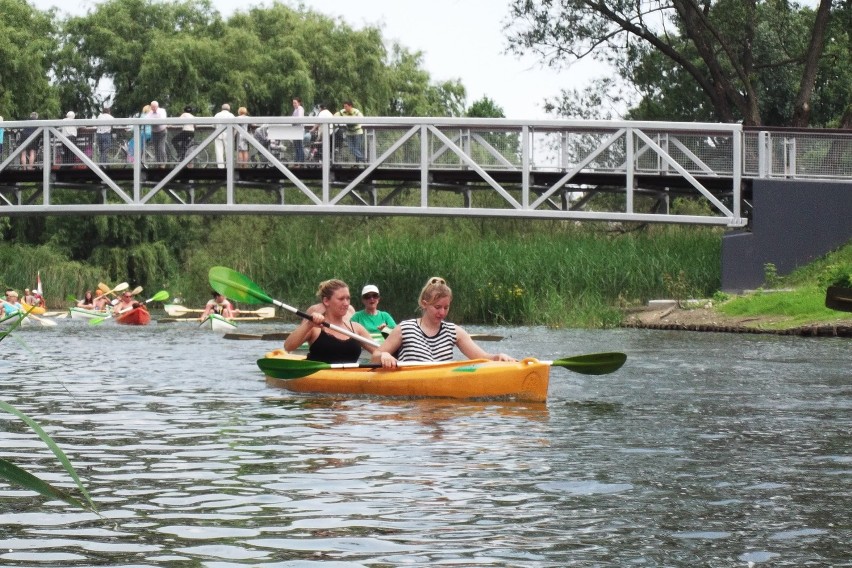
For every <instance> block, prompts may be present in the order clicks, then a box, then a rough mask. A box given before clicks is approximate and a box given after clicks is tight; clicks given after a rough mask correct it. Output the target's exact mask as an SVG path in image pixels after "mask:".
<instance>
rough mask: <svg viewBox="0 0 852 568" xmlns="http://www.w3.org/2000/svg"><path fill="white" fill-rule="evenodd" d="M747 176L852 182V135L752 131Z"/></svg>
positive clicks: (747, 147)
mask: <svg viewBox="0 0 852 568" xmlns="http://www.w3.org/2000/svg"><path fill="white" fill-rule="evenodd" d="M743 137H744V144H743V147H744V149H745V155H744V157H743V173H744V175H745V176H747V177H753V178H785V179H815V180H817V179H831V180H838V179H842V180H852V132H850V131H848V130H828V129H819V130H817V129H803V128H796V129H794V128H760V129H758V128H749V129H746V130H745V131H744V133H743Z"/></svg>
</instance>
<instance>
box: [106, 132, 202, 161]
mask: <svg viewBox="0 0 852 568" xmlns="http://www.w3.org/2000/svg"><path fill="white" fill-rule="evenodd" d="M170 130H171V129H170ZM186 134H189V135H190V136H186ZM194 136H195V133H194V131H186V130H181V129H177V131H176V132H175V133H174V134H172V132H168V135H167V136H166V143H165V150H166V155H165V160H164V161H161V160H158V159H157V156H156V152H155V147H154V144H153V142H152V140H151V139H150V138H148V137H147V136H145V135H143V136H142V137H141V138H142V165H143V166H144V167H155V168H156V167H164V166H173V165H176V164H179V163H180V162H181V161H183V159H184V158H185V157H186V156H188V155H190V154H192V153H193V152H195V151H196V150H197V149H198V147H199V143H198V141H197V140H195V137H194ZM134 160H135V148H134V139H133V137H132V136H131V137H126V135H125V134H122V133H119V132H113V133H112V144H111V145H110V146H109V147H108V148H107V149H106V151H101V153H100V160H99V161H100V163H102V164H104V165H108V166H116V165H132V164H133V161H134ZM215 166H216V162H215V159H211V158H210V152H209V148H207V147H205V148H201V149H200V150H198V153H197V154H195V156H194V157H193V158H192V161H191V162H190V163H189V164H187V167H190V168H193V167H194V168H208V167H215Z"/></svg>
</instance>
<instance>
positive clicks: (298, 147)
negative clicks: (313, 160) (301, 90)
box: [293, 97, 305, 164]
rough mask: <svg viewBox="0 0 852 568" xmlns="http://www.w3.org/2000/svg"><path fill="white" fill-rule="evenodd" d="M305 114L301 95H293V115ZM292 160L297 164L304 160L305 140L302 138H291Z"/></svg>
mask: <svg viewBox="0 0 852 568" xmlns="http://www.w3.org/2000/svg"><path fill="white" fill-rule="evenodd" d="M303 116H305V107H303V106H302V99H301V97H293V117H294V118H302V117H303ZM293 161H294V162H296V163H297V164H299V163H301V162H304V161H305V142H304V137H302V140H293Z"/></svg>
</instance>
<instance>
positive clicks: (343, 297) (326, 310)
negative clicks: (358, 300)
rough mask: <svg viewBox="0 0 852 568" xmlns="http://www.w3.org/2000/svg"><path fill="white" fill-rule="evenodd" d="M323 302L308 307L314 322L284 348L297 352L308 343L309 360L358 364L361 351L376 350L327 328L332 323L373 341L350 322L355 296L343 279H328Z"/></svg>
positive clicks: (320, 293)
mask: <svg viewBox="0 0 852 568" xmlns="http://www.w3.org/2000/svg"><path fill="white" fill-rule="evenodd" d="M317 297H318V298H319V300H320V303H319V304H317V305H315V306H311V307H310V308H308V311H307V313H309V314H310V315H311V319H305V320H303V321H302V323H301V324H300V325H299V327H297V328H296V329H295V330H294V331H293V332H292V333H291V334H290V335H289V336H288V337H287V340H286V341H284V349H286V350H287V351H294V350H296V349H298V348H299V346H300V345H301V344H302V343H304V342H307V343H308V345H309V346H310V347H309V349H308V360H310V361H322V362H324V363H354V362H356V361H357V360H358V358H359V357H360V356H361V349H362V348H363V349H366V350H367V351H369V352H370V353H372V352H373V351H374V350H375V347H372V346H370V345H367V344H366V343H363V342H361V341H358V340H357V339H355V338H352V337H349V336H348V335H344V334H342V333H340V332H338V331H334V330H333V329H329V328H327V327H323V323H328V324H331V325H334V326H337V327H342V328H345V329H349V330H350V331H352V333H356V334H358V335H360V336H361V337H363V338H365V339H368V340H369V341H371V342H372V341H373V339H372V338H371V337H370V334H369V333H368V332H367V330H366V329H364V326H362V325H361V324H360V323H355V322H352V321H349V317H350V316H351V309H350V307H351V306H350V303H351V299H352V298H351V296H350V295H349V286H348V285H347V284H346V282H344V281H342V280H337V279H333V280H326V281H324V282H321V283H320V285H319V288H318V289H317Z"/></svg>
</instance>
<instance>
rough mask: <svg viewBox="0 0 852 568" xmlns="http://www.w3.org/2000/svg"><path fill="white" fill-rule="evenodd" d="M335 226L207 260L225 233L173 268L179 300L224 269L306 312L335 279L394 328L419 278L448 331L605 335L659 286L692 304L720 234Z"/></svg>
mask: <svg viewBox="0 0 852 568" xmlns="http://www.w3.org/2000/svg"><path fill="white" fill-rule="evenodd" d="M345 220H346V223H341V222H340V221H339V220H335V221H332V222H331V223H326V222H324V221H322V220H316V219H314V220H313V221H312V222H311V223H306V222H304V221H303V222H301V223H293V222H291V223H287V224H286V226H279V227H277V228H271V227H266V228H265V229H266V233H267V234H266V238H265V241H266V242H264V243H263V244H255V246H246V244H245V243H244V242H239V243H237V244H236V245H232V246H231V247H230V248H227V249H226V252H225V253H224V254H223V253H218V254H216V255H213V254H212V252H213V251H214V250H220V249H219V247H217V246H216V245H215V243H216V242H217V241H219V240H220V239H221V242H222V243H224V242H226V241H228V239H229V237H228V236H227V233H228V231H225V232H224V234H223V235H221V236H215V235H211V244H212V246H211V247H209V248H208V249H206V250H200V251H197V252H196V253H194V254H193V255H191V256H190V258H189V259H188V261H187V263H186V264H185V267H186V268H187V272H186V274H187V275H188V276H189V277H190V279H188V280H184V281H183V283H182V284H181V290H183V289H186V290H188V291H189V292H187V294H186V295H187V296H191V297H196V296H206V295H207V294H208V291H207V288H206V283H205V275H206V271H207V270H208V269H209V267H210V266H211V265H215V264H224V265H226V266H231V267H232V268H235V269H236V270H239V271H241V272H244V273H245V274H247V275H248V276H249V277H251V278H252V279H253V280H255V282H257V283H258V284H259V285H260V286H261V287H262V288H263V289H264V290H265V291H266V292H267V293H269V294H270V295H271V296H273V297H275V298H277V299H279V300H282V301H284V302H286V303H289V304H291V305H294V306H297V307H306V306H308V305H310V304H312V303H314V302H315V301H316V297H315V296H314V293H315V290H316V288H317V285H318V284H319V282H320V281H322V280H326V279H328V278H340V279H342V280H344V281H346V282H348V283H349V285H350V291H351V293H352V295H353V304H355V305H356V307H358V308H360V301H359V299H358V294H359V292H360V290H361V287H362V286H363V285H364V284H368V283H371V284H376V285H378V286H379V288H380V289H381V290H382V303H381V308H382V309H384V310H387V311H389V312H390V313H391V314H393V315H394V316H395V317H396V318H397V319H402V318H407V317H413V316H415V315H417V313H418V311H417V297H418V295H419V292H420V289H421V287H422V285H423V284H424V282H425V281H426V279H427V278H429V277H430V276H442V277H444V278H445V279H446V280H447V282H448V283H449V285H450V286H451V287H452V288H453V290H454V294H455V297H454V301H453V307H452V312H451V319H452V320H454V321H457V322H459V323H481V324H497V325H503V324H505V325H548V326H552V327H562V326H566V327H611V326H616V325H618V324H619V322H620V321H621V319H622V312H621V309H622V308H624V307H625V306H629V305H635V304H638V303H643V302H645V301H647V300H648V299H652V298H658V297H662V296H665V295H667V294H668V293H670V291H669V290H667V289H666V288H667V282H671V281H677V282H679V283H680V285H681V286H682V287H683V288H684V289H683V293H685V294H688V295H690V296H704V297H706V296H709V295H712V294H713V293H714V292H715V291H716V290H718V288H719V283H720V270H721V269H720V248H721V236H720V233H719V232H718V231H716V230H712V229H701V228H699V229H696V228H680V227H656V228H650V229H647V230H644V231H637V232H633V233H625V234H622V233H619V234H608V233H600V232H594V231H588V230H584V229H578V228H574V227H571V228H568V229H566V228H564V227H563V226H561V225H560V226H558V227H554V230H551V231H544V230H541V227H539V228H538V230H536V231H535V232H527V233H524V232H522V231H516V230H515V231H501V230H499V228H497V226H498V225H499V223H490V224H486V225H478V223H477V222H469V223H454V222H449V221H447V222H444V221H442V222H438V223H436V224H433V227H434V225H438V227H439V229H438V230H437V231H434V232H431V233H426V232H425V231H423V230H422V227H423V225H424V223H422V222H419V223H418V224H412V223H409V224H408V226H407V227H406V226H405V223H399V222H394V221H397V220H387V221H391V222H388V223H376V222H375V220H371V221H370V222H369V223H367V226H368V227H370V229H369V231H367V232H365V230H364V229H365V223H358V222H353V220H352V219H351V218H346V219H345ZM409 221H410V220H409ZM400 225H402V226H400ZM412 227H413V228H412ZM229 242H232V243H233V240H231V241H229ZM255 242H256V241H255ZM198 283H201V286H200V287H199V286H198V285H197V284H198ZM199 301H200V299H199Z"/></svg>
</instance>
